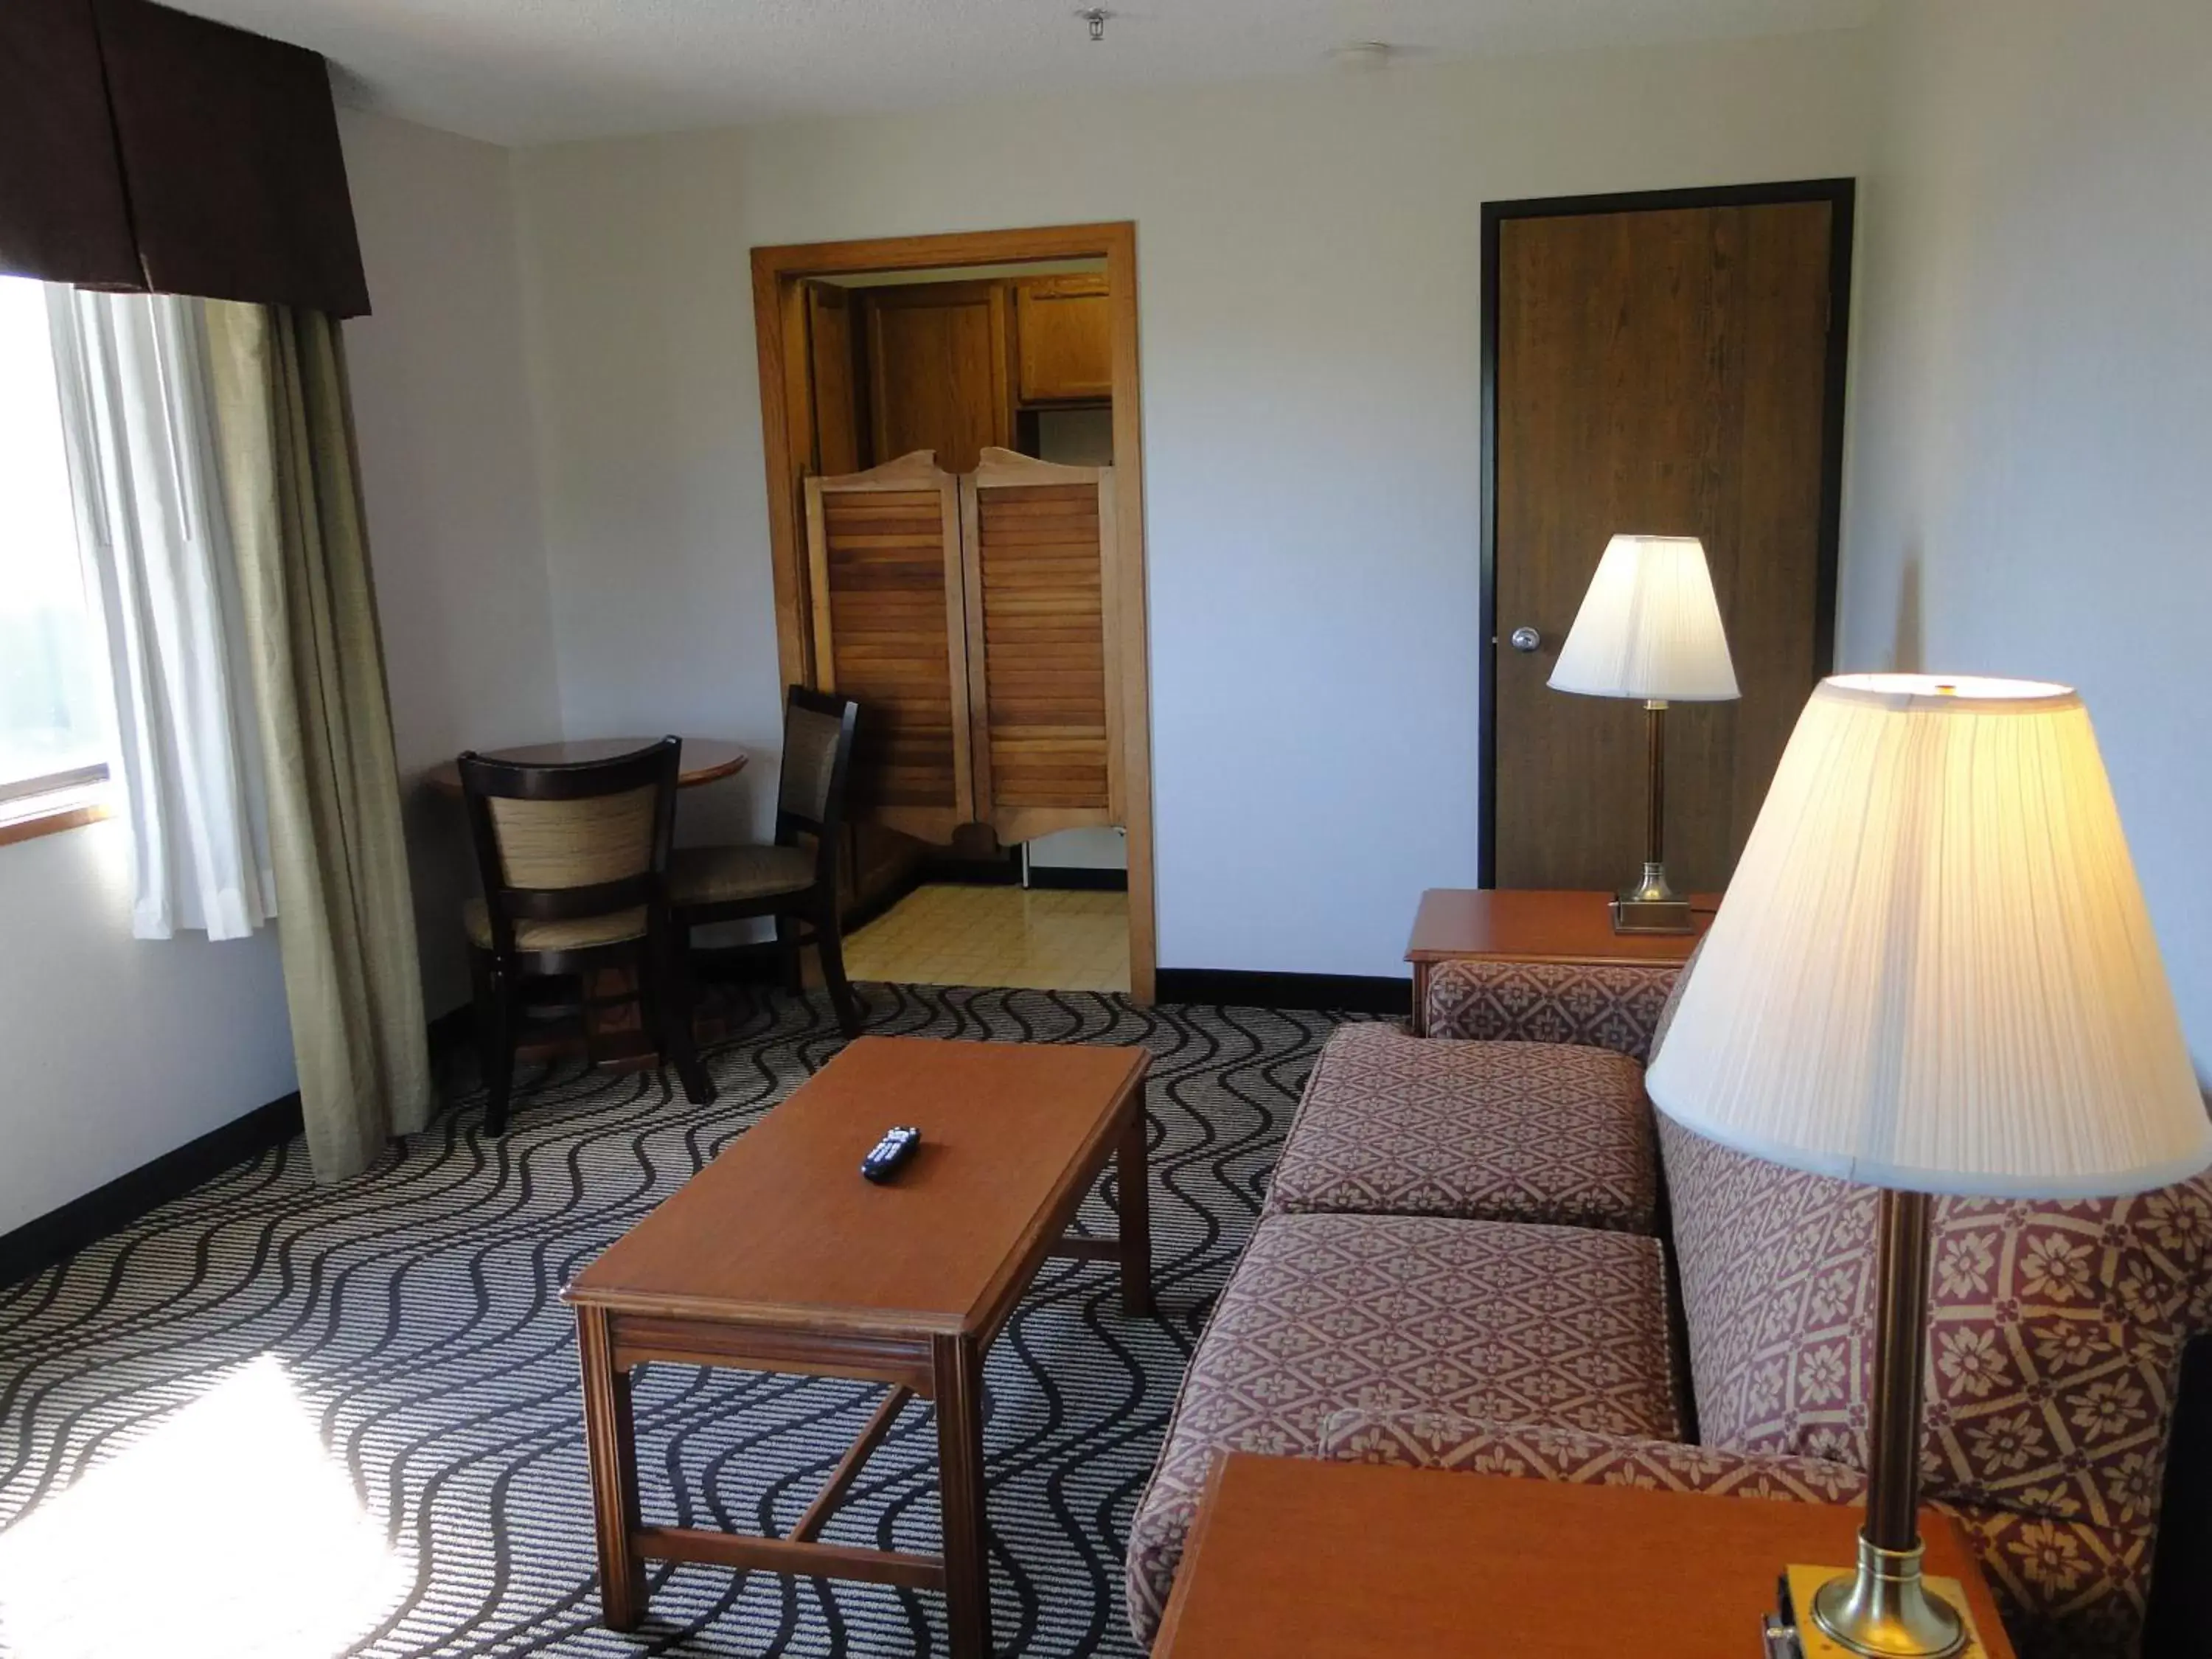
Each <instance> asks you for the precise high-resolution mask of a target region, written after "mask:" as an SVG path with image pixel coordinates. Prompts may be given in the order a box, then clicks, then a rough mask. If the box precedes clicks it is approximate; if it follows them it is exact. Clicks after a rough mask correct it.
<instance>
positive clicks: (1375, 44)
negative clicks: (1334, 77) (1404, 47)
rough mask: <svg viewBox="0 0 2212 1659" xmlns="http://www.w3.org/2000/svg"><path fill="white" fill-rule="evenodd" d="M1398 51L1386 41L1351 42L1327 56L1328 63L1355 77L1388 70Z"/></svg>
mask: <svg viewBox="0 0 2212 1659" xmlns="http://www.w3.org/2000/svg"><path fill="white" fill-rule="evenodd" d="M1397 55H1398V49H1397V48H1396V47H1395V46H1392V45H1390V44H1389V42H1388V41H1386V40H1351V41H1347V42H1346V43H1345V44H1344V45H1343V46H1338V47H1336V48H1335V49H1334V51H1332V52H1330V53H1329V54H1328V61H1329V62H1330V63H1332V64H1335V65H1336V67H1337V68H1339V69H1340V70H1349V71H1351V72H1352V74H1355V75H1366V74H1371V73H1372V72H1373V71H1375V70H1382V69H1388V68H1389V67H1390V63H1391V60H1392V59H1393V58H1395V57H1397Z"/></svg>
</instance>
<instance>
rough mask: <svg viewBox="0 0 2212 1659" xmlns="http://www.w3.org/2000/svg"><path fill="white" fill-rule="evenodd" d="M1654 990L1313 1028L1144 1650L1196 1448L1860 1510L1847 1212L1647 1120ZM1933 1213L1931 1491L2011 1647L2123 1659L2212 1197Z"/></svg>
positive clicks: (1539, 982)
mask: <svg viewBox="0 0 2212 1659" xmlns="http://www.w3.org/2000/svg"><path fill="white" fill-rule="evenodd" d="M1674 978H1675V975H1674V970H1672V969H1663V968H1618V969H1590V968H1572V967H1561V966H1553V965H1544V964H1499V963H1446V964H1441V965H1439V967H1438V968H1437V969H1436V970H1435V971H1434V973H1433V974H1432V975H1431V986H1430V995H1429V1007H1428V1010H1427V1013H1428V1021H1429V1029H1430V1032H1431V1036H1427V1037H1425V1038H1417V1037H1413V1036H1408V1035H1407V1034H1406V1033H1405V1032H1403V1031H1402V1030H1400V1029H1399V1028H1397V1027H1395V1026H1393V1025H1382V1024H1355V1025H1347V1026H1345V1027H1343V1028H1341V1029H1340V1030H1338V1031H1337V1032H1336V1033H1335V1035H1334V1036H1333V1037H1332V1038H1331V1040H1330V1042H1329V1043H1328V1046H1327V1048H1325V1050H1324V1051H1323V1054H1322V1057H1321V1059H1320V1060H1318V1061H1317V1062H1316V1066H1315V1068H1314V1072H1313V1074H1312V1076H1311V1077H1310V1079H1308V1082H1307V1085H1306V1091H1305V1095H1304V1099H1303V1101H1302V1103H1301V1104H1300V1107H1299V1110H1298V1115H1297V1120H1296V1121H1295V1122H1294V1123H1293V1125H1292V1127H1291V1132H1290V1135H1289V1137H1288V1139H1287V1140H1286V1141H1285V1146H1284V1150H1283V1154H1282V1158H1281V1161H1280V1163H1279V1165H1278V1168H1277V1170H1276V1174H1275V1176H1274V1180H1273V1185H1272V1186H1271V1188H1270V1190H1269V1193H1268V1196H1267V1204H1266V1206H1265V1208H1264V1210H1263V1212H1262V1214H1261V1218H1260V1221H1259V1224H1258V1225H1257V1226H1256V1227H1255V1230H1254V1232H1253V1236H1252V1239H1251V1242H1250V1243H1249V1245H1248V1247H1247V1249H1246V1250H1245V1253H1244V1255H1243V1259H1242V1260H1241V1261H1239V1263H1238V1265H1237V1270H1236V1272H1235V1273H1234V1274H1233V1275H1232V1276H1231V1280H1230V1283H1229V1285H1228V1286H1227V1287H1226V1289H1225V1291H1224V1292H1223V1294H1222V1297H1221V1301H1220V1304H1219V1306H1218V1308H1217V1310H1215V1313H1214V1316H1213V1318H1212V1322H1211V1323H1210V1324H1209V1325H1208V1327H1207V1328H1206V1334H1205V1335H1204V1337H1203V1339H1202V1340H1200V1344H1199V1346H1198V1350H1197V1352H1196V1353H1195V1354H1194V1356H1193V1358H1192V1363H1191V1367H1190V1372H1189V1375H1188V1377H1187V1378H1186V1379H1185V1382H1184V1384H1183V1389H1182V1395H1181V1397H1180V1399H1179V1400H1178V1401H1177V1404H1176V1411H1175V1414H1174V1417H1173V1419H1171V1421H1170V1425H1169V1428H1168V1434H1167V1439H1166V1443H1165V1444H1164V1446H1163V1448H1162V1450H1161V1455H1160V1460H1159V1463H1158V1467H1157V1468H1156V1469H1155V1471H1154V1473H1153V1476H1152V1482H1151V1485H1150V1486H1149V1487H1148V1488H1147V1490H1146V1492H1145V1494H1144V1496H1143V1498H1141V1499H1140V1501H1139V1504H1138V1508H1137V1512H1136V1516H1135V1518H1134V1521H1133V1524H1132V1528H1131V1535H1130V1542H1129V1554H1128V1564H1127V1593H1128V1607H1129V1617H1130V1623H1131V1625H1132V1626H1133V1629H1134V1630H1135V1632H1136V1634H1137V1636H1138V1638H1139V1640H1140V1641H1142V1642H1147V1643H1148V1642H1149V1641H1150V1640H1151V1638H1152V1633H1153V1632H1154V1631H1155V1630H1156V1629H1157V1627H1158V1620H1159V1617H1160V1614H1161V1613H1162V1612H1163V1611H1164V1607H1165V1605H1166V1601H1167V1596H1168V1593H1169V1590H1170V1588H1171V1587H1172V1585H1173V1583H1174V1579H1175V1573H1176V1566H1177V1565H1178V1563H1179V1561H1180V1559H1181V1557H1182V1542H1183V1539H1184V1536H1185V1534H1186V1533H1187V1532H1188V1528H1189V1525H1190V1522H1191V1520H1192V1518H1193V1516H1194V1513H1195V1510H1196V1506H1197V1502H1198V1498H1199V1494H1200V1491H1201V1489H1202V1486H1203V1483H1204V1480H1205V1477H1206V1468H1207V1466H1208V1464H1209V1463H1210V1462H1211V1460H1212V1456H1213V1455H1214V1454H1215V1453H1216V1452H1218V1451H1221V1450H1227V1449H1240V1450H1250V1451H1258V1452H1265V1453H1273V1454H1279V1455H1303V1456H1315V1457H1326V1458H1337V1459H1353V1460H1367V1461H1384V1462H1403V1463H1412V1464H1417V1465H1427V1466H1432V1467H1436V1468H1462V1469H1470V1470H1476V1471H1483V1472H1488V1473H1492V1474H1518V1475H1527V1476H1531V1477H1538V1478H1544V1479H1550V1480H1584V1481H1607V1482H1615V1481H1618V1482H1630V1483H1635V1484H1638V1485H1646V1486H1653V1485H1656V1486H1669V1487H1674V1488H1679V1489H1681V1490H1685V1491H1699V1492H1727V1493H1734V1494H1737V1495H1741V1496H1747V1497H1756V1498H1793V1499H1798V1500H1822V1501H1837V1502H1844V1501H1851V1500H1854V1499H1856V1498H1858V1497H1859V1496H1860V1495H1861V1494H1862V1492H1863V1482H1864V1477H1863V1470H1864V1468H1865V1467H1866V1462H1867V1425H1868V1419H1869V1407H1868V1398H1869V1376H1870V1373H1871V1370H1872V1361H1873V1354H1872V1346H1873V1305H1874V1265H1875V1263H1874V1206H1875V1194H1874V1193H1873V1191H1872V1190H1871V1189H1869V1188H1856V1187H1850V1186H1847V1185H1845V1184H1844V1183H1841V1182H1834V1181H1829V1180H1824V1179H1821V1178H1819V1177H1815V1176H1805V1175H1800V1174H1797V1173H1795V1172H1792V1171H1790V1170H1784V1169H1781V1168H1780V1167H1778V1166H1776V1165H1773V1164H1765V1163H1762V1162H1760V1161H1759V1160H1756V1159H1753V1158H1747V1157H1745V1156H1743V1155H1741V1154H1739V1153H1736V1152H1730V1151H1728V1150H1726V1149H1724V1148H1723V1147H1720V1146H1716V1145H1714V1144H1713V1143H1711V1142H1709V1141H1706V1140H1704V1139H1700V1138H1699V1137H1697V1136H1695V1135H1692V1134H1690V1133H1687V1132H1686V1131H1683V1130H1681V1129H1680V1128H1678V1127H1675V1126H1674V1125H1672V1124H1671V1123H1668V1122H1666V1121H1664V1120H1657V1119H1656V1115H1655V1114H1654V1113H1653V1112H1652V1111H1651V1109H1650V1104H1649V1103H1648V1101H1647V1100H1646V1099H1645V1097H1644V1092H1643V1086H1642V1061H1643V1060H1644V1059H1645V1058H1646V1057H1647V1056H1648V1054H1649V1053H1650V1050H1651V1048H1653V1047H1654V1046H1655V1043H1656V1038H1657V1036H1659V1035H1660V1034H1662V1033H1663V1030H1664V1020H1665V1018H1666V1015H1667V1014H1668V1012H1671V1010H1670V1008H1669V1007H1668V993H1669V991H1670V989H1671V987H1672V985H1673V981H1674ZM1655 1121H1656V1134H1655V1127H1654V1126H1655ZM1662 1177H1663V1179H1662ZM1934 1225H1935V1228H1936V1240H1935V1262H1936V1266H1935V1281H1934V1291H1933V1293H1934V1303H1935V1308H1934V1315H1933V1321H1932V1328H1931V1338H1930V1353H1929V1401H1928V1433H1927V1437H1926V1443H1925V1448H1924V1451H1923V1464H1924V1468H1925V1474H1926V1480H1927V1492H1928V1495H1929V1498H1930V1499H1931V1500H1933V1501H1936V1502H1938V1503H1941V1504H1943V1505H1944V1506H1945V1507H1947V1508H1948V1509H1949V1510H1951V1511H1952V1512H1953V1513H1954V1514H1955V1515H1957V1516H1959V1517H1960V1521H1961V1522H1962V1523H1963V1524H1964V1526H1965V1527H1966V1531H1967V1533H1968V1534H1969V1536H1970V1537H1971V1538H1972V1541H1973V1542H1974V1543H1975V1545H1976V1546H1977V1547H1978V1551H1979V1553H1980V1554H1981V1557H1982V1559H1983V1562H1984V1566H1985V1568H1986V1570H1987V1571H1988V1573H1989V1577H1990V1581H1991V1584H1992V1587H1993V1589H1995V1591H1996V1595H1997V1598H1998V1601H1999V1603H2000V1605H2001V1606H2002V1607H2003V1608H2004V1610H2005V1620H2006V1625H2007V1627H2008V1631H2009V1632H2010V1633H2011V1635H2012V1637H2013V1639H2014V1642H2015V1645H2016V1646H2017V1648H2018V1649H2019V1650H2020V1652H2021V1654H2022V1656H2024V1659H2057V1656H2061V1655H2063V1656H2068V1659H2081V1656H2089V1659H2123V1656H2129V1655H2132V1654H2133V1653H2134V1652H2135V1651H2136V1646H2137V1643H2138V1638H2139V1636H2140V1633H2141V1630H2142V1620H2143V1614H2144V1607H2145V1594H2146V1590H2147V1588H2148V1581H2149V1574H2150V1566H2151V1554H2152V1545H2153V1541H2154V1528H2155V1522H2156V1510H2157V1505H2158V1501H2159V1494H2160V1485H2161V1480H2162V1478H2163V1472H2164V1466H2165V1458H2166V1445H2167V1438H2168V1433H2169V1430H2170V1428H2171V1425H2172V1402H2173V1400H2174V1395H2175V1388H2176V1384H2177V1377H2178V1375H2179V1367H2180V1358H2181V1351H2182V1347H2183V1345H2184V1343H2185V1341H2186V1340H2187V1339H2188V1338H2189V1337H2190V1336H2191V1335H2193V1334H2197V1333H2200V1332H2203V1331H2205V1330H2207V1329H2208V1328H2212V1177H2200V1178H2198V1179H2197V1180H2195V1181H2191V1182H2184V1183H2182V1184H2180V1185H2179V1186H2175V1187H2172V1188H2166V1189H2164V1190H2163V1191H2160V1192H2155V1193H2150V1194H2142V1195H2140V1196H2137V1197H2134V1198H2129V1199H2122V1200H2102V1201H2096V1202H2086V1203H2081V1202H2077V1203H2011V1202H2001V1201H1992V1200H1938V1202H1937V1204H1936V1214H1935V1224H1934ZM1669 1249H1671V1251H1672V1253H1673V1255H1674V1267H1675V1270H1676V1274H1677V1277H1678V1279H1679V1282H1680V1306H1679V1310H1677V1309H1676V1308H1674V1307H1673V1306H1671V1305H1670V1300H1669V1292H1668V1273H1667V1259H1666V1258H1667V1255H1668V1251H1669ZM1678 1311H1679V1314H1680V1328H1686V1331H1687V1342H1688V1352H1687V1354H1686V1356H1683V1355H1680V1354H1679V1353H1678V1352H1677V1342H1676V1340H1675V1335H1674V1333H1675V1331H1676V1329H1677V1328H1678V1327H1677V1324H1676V1322H1675V1314H1676V1313H1677V1312H1678ZM1685 1358H1686V1365H1685V1364H1683V1363H1682V1362H1683V1361H1684V1359H1685Z"/></svg>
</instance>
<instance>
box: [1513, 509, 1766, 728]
mask: <svg viewBox="0 0 2212 1659" xmlns="http://www.w3.org/2000/svg"><path fill="white" fill-rule="evenodd" d="M1549 683H1550V684H1551V687H1552V689H1553V690H1554V691H1579V692H1581V693H1583V695H1584V696H1592V697H1642V698H1644V699H1645V700H1646V701H1649V702H1728V701H1729V700H1730V699H1731V698H1733V697H1735V696H1737V695H1738V693H1737V691H1736V685H1735V664H1733V663H1732V662H1730V661H1729V648H1728V635H1727V634H1725V633H1724V632H1723V630H1722V628H1721V608H1720V604H1719V602H1718V601H1717V600H1716V599H1714V598H1713V579H1712V575H1711V572H1709V571H1708V570H1707V569H1706V568H1705V544H1704V543H1703V542H1700V541H1699V539H1698V538H1696V537H1695V536H1615V537H1614V538H1613V539H1612V540H1611V541H1610V542H1607V544H1606V548H1605V556H1603V557H1602V558H1601V559H1600V560H1599V561H1598V562H1597V574H1595V576H1593V577H1591V578H1590V585H1589V591H1588V592H1585V593H1584V594H1583V603H1582V608H1581V609H1580V610H1578V611H1576V612H1575V625H1574V626H1573V627H1572V628H1571V629H1568V630H1567V642H1566V643H1565V645H1563V646H1561V647H1559V661H1558V662H1557V663H1555V664H1554V665H1553V668H1552V678H1551V680H1550V682H1549Z"/></svg>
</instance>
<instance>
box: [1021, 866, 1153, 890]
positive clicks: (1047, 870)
mask: <svg viewBox="0 0 2212 1659" xmlns="http://www.w3.org/2000/svg"><path fill="white" fill-rule="evenodd" d="M1030 886H1031V887H1032V888H1036V887H1044V888H1050V889H1054V890H1058V891H1060V892H1066V893H1126V892H1127V891H1128V890H1129V872H1127V870H1092V869H1089V868H1086V867H1085V866H1081V865H1074V864H1032V865H1031V866H1030Z"/></svg>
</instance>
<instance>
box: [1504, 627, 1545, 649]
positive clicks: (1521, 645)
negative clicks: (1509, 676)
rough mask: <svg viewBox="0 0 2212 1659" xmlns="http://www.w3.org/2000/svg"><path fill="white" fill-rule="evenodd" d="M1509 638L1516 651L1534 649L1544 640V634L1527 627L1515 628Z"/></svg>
mask: <svg viewBox="0 0 2212 1659" xmlns="http://www.w3.org/2000/svg"><path fill="white" fill-rule="evenodd" d="M1511 639H1512V645H1513V648H1514V649H1515V650H1516V651H1534V649H1535V648H1536V647H1538V646H1540V645H1541V644H1543V642H1544V636H1543V635H1541V634H1539V633H1538V632H1537V631H1536V630H1535V629H1533V628H1527V627H1522V628H1516V629H1514V630H1513V633H1512V635H1511Z"/></svg>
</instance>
